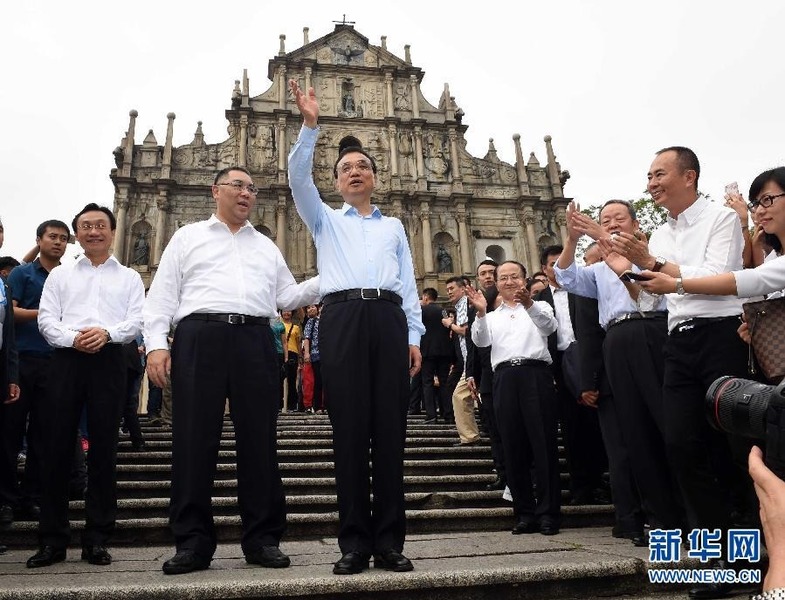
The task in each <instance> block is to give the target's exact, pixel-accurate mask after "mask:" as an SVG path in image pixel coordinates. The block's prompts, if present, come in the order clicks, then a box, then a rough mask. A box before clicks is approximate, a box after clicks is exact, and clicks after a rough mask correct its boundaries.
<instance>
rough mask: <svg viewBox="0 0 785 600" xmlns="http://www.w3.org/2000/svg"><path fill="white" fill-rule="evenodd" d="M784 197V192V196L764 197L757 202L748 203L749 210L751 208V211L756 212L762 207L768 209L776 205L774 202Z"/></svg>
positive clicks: (784, 194) (783, 194) (784, 193)
mask: <svg viewBox="0 0 785 600" xmlns="http://www.w3.org/2000/svg"><path fill="white" fill-rule="evenodd" d="M782 196H785V192H783V193H782V194H774V195H771V194H769V195H768V196H762V197H760V198H758V199H757V200H752V201H750V202H748V203H747V208H749V209H750V210H755V209H756V208H758V207H759V206H762V207H763V208H768V207H769V206H771V205H772V204H774V200H776V199H777V198H781V197H782Z"/></svg>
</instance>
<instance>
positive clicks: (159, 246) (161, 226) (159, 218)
mask: <svg viewBox="0 0 785 600" xmlns="http://www.w3.org/2000/svg"><path fill="white" fill-rule="evenodd" d="M166 195H167V191H166V190H160V191H159V192H158V199H157V200H156V205H157V206H158V214H157V215H156V217H155V245H154V246H153V264H154V265H156V266H157V265H158V263H160V262H161V254H162V253H163V251H164V235H165V232H166V211H167V210H169V201H168V200H167V197H166Z"/></svg>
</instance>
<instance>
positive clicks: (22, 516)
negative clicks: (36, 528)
mask: <svg viewBox="0 0 785 600" xmlns="http://www.w3.org/2000/svg"><path fill="white" fill-rule="evenodd" d="M14 516H15V518H16V520H17V521H38V519H39V518H40V517H41V507H40V506H38V504H36V503H35V502H33V501H30V502H25V503H24V504H23V505H22V506H20V507H19V510H17V511H16V514H15V515H14Z"/></svg>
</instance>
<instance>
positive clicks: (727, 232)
mask: <svg viewBox="0 0 785 600" xmlns="http://www.w3.org/2000/svg"><path fill="white" fill-rule="evenodd" d="M743 249H744V238H743V237H742V235H741V227H740V225H739V217H738V215H737V214H736V212H735V211H734V210H732V209H730V208H727V207H724V206H720V205H719V204H717V203H715V202H711V201H709V200H708V199H707V198H705V197H704V196H701V197H699V198H698V199H697V200H696V201H695V202H694V203H693V204H692V205H691V206H690V207H689V208H688V209H686V210H685V211H683V212H682V213H681V214H679V216H678V217H677V218H676V219H672V218H671V217H668V221H667V223H665V224H664V225H662V226H661V227H659V228H658V229H657V230H656V231H655V232H654V233H653V234H652V236H651V241H650V242H649V252H650V253H651V254H652V255H654V256H662V257H663V258H665V259H666V260H668V261H669V262H673V263H676V264H677V265H679V269H680V270H681V277H682V278H683V279H691V278H693V277H705V276H706V275H716V274H718V273H726V272H728V271H736V270H740V269H741V268H742V256H741V254H742V250H743ZM666 298H667V300H668V330H669V331H671V330H673V328H674V327H675V326H676V325H678V324H679V323H681V322H682V321H685V320H687V319H691V318H693V317H730V316H736V315H740V314H741V305H742V300H741V299H740V298H738V297H736V296H706V295H703V294H683V295H679V294H668V295H667V296H666Z"/></svg>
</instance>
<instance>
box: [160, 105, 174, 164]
mask: <svg viewBox="0 0 785 600" xmlns="http://www.w3.org/2000/svg"><path fill="white" fill-rule="evenodd" d="M174 117H175V114H174V113H173V112H170V113H169V114H167V115H166V118H167V120H168V123H167V125H166V142H165V143H164V156H163V161H162V164H161V179H169V178H170V177H171V175H172V136H173V134H174Z"/></svg>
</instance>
